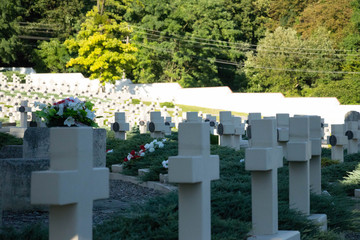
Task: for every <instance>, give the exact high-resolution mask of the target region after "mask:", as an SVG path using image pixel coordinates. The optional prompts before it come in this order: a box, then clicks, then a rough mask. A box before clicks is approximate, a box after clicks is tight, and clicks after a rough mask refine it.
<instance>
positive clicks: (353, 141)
mask: <svg viewBox="0 0 360 240" xmlns="http://www.w3.org/2000/svg"><path fill="white" fill-rule="evenodd" d="M345 129H346V131H345V135H346V136H347V137H348V140H349V141H348V154H353V153H358V151H359V145H358V144H359V143H358V141H359V139H360V131H359V123H358V121H346V122H345Z"/></svg>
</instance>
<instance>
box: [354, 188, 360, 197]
mask: <svg viewBox="0 0 360 240" xmlns="http://www.w3.org/2000/svg"><path fill="white" fill-rule="evenodd" d="M354 196H355V197H356V198H360V189H355V190H354Z"/></svg>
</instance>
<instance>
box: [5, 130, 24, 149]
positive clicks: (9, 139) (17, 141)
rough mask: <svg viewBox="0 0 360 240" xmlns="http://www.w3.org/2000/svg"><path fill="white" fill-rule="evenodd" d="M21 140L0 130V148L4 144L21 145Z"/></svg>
mask: <svg viewBox="0 0 360 240" xmlns="http://www.w3.org/2000/svg"><path fill="white" fill-rule="evenodd" d="M22 143H23V140H22V139H21V138H16V137H14V136H12V135H10V134H7V133H1V132H0V149H1V148H2V147H3V146H5V145H22Z"/></svg>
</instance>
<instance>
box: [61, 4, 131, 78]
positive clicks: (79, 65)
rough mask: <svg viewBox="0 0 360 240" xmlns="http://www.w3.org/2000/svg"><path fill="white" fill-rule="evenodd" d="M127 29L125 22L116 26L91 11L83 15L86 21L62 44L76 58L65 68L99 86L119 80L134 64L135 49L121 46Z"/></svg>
mask: <svg viewBox="0 0 360 240" xmlns="http://www.w3.org/2000/svg"><path fill="white" fill-rule="evenodd" d="M130 33H131V29H130V28H129V26H128V24H127V23H126V22H121V23H117V22H116V20H114V19H111V18H110V16H109V15H108V14H106V12H105V13H103V14H101V13H99V11H98V9H97V8H96V7H94V8H93V9H92V10H91V11H89V12H88V13H87V14H86V20H85V22H84V23H83V24H82V25H81V30H80V31H79V33H78V34H77V35H76V38H73V39H68V40H66V41H65V45H66V47H67V48H68V49H69V51H70V52H71V53H73V54H76V55H77V57H75V58H71V59H70V61H69V62H68V63H67V67H71V66H75V69H77V70H80V71H82V72H84V73H88V74H90V78H92V79H94V78H98V79H99V80H100V82H102V83H105V82H111V83H114V82H115V80H117V79H120V78H121V77H122V74H123V73H124V71H130V70H131V69H132V68H133V67H134V64H135V63H136V58H135V56H134V53H135V52H136V51H137V48H136V47H134V46H133V45H132V44H130V43H123V40H124V39H126V37H128V36H129V34H130Z"/></svg>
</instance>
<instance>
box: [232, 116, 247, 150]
mask: <svg viewBox="0 0 360 240" xmlns="http://www.w3.org/2000/svg"><path fill="white" fill-rule="evenodd" d="M232 120H233V124H234V136H233V142H232V147H233V148H234V149H235V150H240V143H241V137H242V135H243V134H245V124H243V123H241V117H232Z"/></svg>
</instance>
